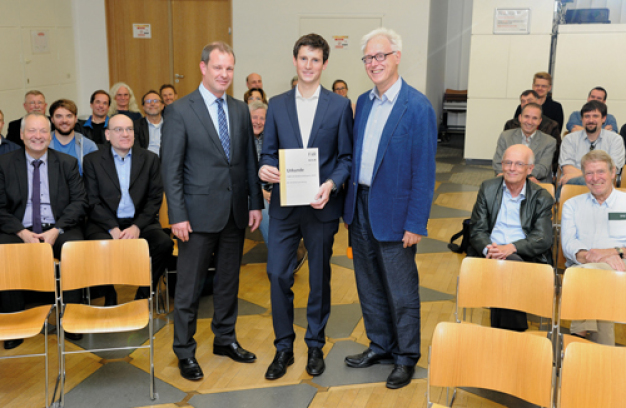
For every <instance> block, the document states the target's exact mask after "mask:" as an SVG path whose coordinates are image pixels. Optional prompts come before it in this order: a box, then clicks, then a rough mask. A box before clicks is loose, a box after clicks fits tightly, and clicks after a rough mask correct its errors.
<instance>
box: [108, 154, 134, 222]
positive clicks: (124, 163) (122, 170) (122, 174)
mask: <svg viewBox="0 0 626 408" xmlns="http://www.w3.org/2000/svg"><path fill="white" fill-rule="evenodd" d="M111 153H113V162H114V163H115V171H116V172H117V178H118V179H119V181H120V190H121V191H122V199H121V200H120V205H119V206H118V207H117V218H134V217H135V204H133V200H132V198H130V193H129V192H128V189H129V187H130V168H131V166H132V163H133V158H132V153H133V149H130V151H129V152H128V154H127V155H126V157H124V158H122V157H121V156H120V155H118V154H117V152H116V151H115V150H114V149H113V148H112V147H111Z"/></svg>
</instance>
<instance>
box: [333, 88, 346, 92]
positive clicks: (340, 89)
mask: <svg viewBox="0 0 626 408" xmlns="http://www.w3.org/2000/svg"><path fill="white" fill-rule="evenodd" d="M347 89H348V88H335V92H337V91H345V90H347Z"/></svg>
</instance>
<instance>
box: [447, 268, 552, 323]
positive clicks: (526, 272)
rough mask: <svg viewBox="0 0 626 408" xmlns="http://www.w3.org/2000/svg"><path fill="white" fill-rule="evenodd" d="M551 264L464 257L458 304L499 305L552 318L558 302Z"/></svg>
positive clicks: (466, 306)
mask: <svg viewBox="0 0 626 408" xmlns="http://www.w3.org/2000/svg"><path fill="white" fill-rule="evenodd" d="M555 301H556V300H555V291H554V270H553V269H552V266H551V265H547V264H536V263H530V262H514V261H504V260H496V259H485V258H465V259H464V260H463V262H462V263H461V270H460V272H459V278H458V285H457V297H456V303H457V320H460V316H459V312H458V311H459V308H481V307H498V308H504V309H514V310H519V311H523V312H528V313H532V314H535V315H538V316H542V317H547V318H550V319H552V318H553V316H554V315H553V313H554V306H555Z"/></svg>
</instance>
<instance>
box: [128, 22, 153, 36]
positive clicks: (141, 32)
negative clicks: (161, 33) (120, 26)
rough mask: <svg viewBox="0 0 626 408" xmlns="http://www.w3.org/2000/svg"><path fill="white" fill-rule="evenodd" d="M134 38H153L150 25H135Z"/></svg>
mask: <svg viewBox="0 0 626 408" xmlns="http://www.w3.org/2000/svg"><path fill="white" fill-rule="evenodd" d="M133 38H152V30H150V24H133Z"/></svg>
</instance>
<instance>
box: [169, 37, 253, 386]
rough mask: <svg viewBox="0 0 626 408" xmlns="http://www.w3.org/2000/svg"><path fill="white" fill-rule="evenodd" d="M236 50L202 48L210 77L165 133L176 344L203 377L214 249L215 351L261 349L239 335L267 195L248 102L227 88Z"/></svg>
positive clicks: (177, 108)
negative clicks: (250, 238) (246, 265)
mask: <svg viewBox="0 0 626 408" xmlns="http://www.w3.org/2000/svg"><path fill="white" fill-rule="evenodd" d="M234 68H235V55H234V53H233V50H232V48H230V46H229V45H228V44H226V43H223V42H215V43H212V44H209V45H207V46H206V47H204V49H203V50H202V61H201V62H200V71H201V72H202V83H201V84H200V86H199V87H198V89H197V90H196V91H194V92H192V93H191V94H189V95H188V96H186V97H184V98H182V99H179V100H177V101H176V102H174V103H173V104H171V105H170V106H169V107H168V108H167V110H166V113H165V120H164V125H163V134H162V173H163V184H164V187H165V194H166V198H167V201H168V207H169V219H170V223H171V224H172V232H173V233H174V235H176V237H177V238H178V243H179V255H178V267H177V268H178V281H177V283H176V297H175V303H174V352H175V353H176V355H177V356H178V359H179V363H178V367H179V369H180V373H181V376H182V377H183V378H186V379H188V380H200V379H202V378H203V376H204V375H203V373H202V369H201V368H200V365H199V364H198V362H197V360H196V358H195V352H196V341H195V340H194V338H193V336H194V334H195V332H196V321H197V318H198V303H199V300H200V293H201V283H202V282H203V275H205V274H206V272H207V270H208V267H209V264H210V262H211V257H212V254H213V252H217V253H219V256H218V257H217V264H216V266H217V268H216V269H217V270H216V276H215V283H214V295H213V302H214V309H215V312H214V315H213V322H212V329H213V333H214V334H215V340H214V342H213V353H214V354H218V355H224V356H227V357H230V358H232V359H233V360H235V361H238V362H245V363H251V362H253V361H255V360H256V356H255V355H254V354H252V353H250V352H248V351H246V350H244V349H243V348H241V346H240V345H239V343H238V342H237V337H236V334H235V323H236V320H237V294H238V290H239V265H240V263H241V257H242V253H243V241H244V232H245V228H246V227H247V226H250V227H251V230H252V231H254V230H255V229H256V228H257V227H258V226H259V223H260V222H261V209H262V208H263V196H262V194H261V187H260V184H259V179H258V177H257V157H256V152H255V147H254V143H253V138H254V135H253V132H252V124H251V121H250V112H249V110H248V106H247V105H246V104H244V103H243V102H241V101H237V100H235V99H233V98H231V97H230V96H227V95H226V93H225V92H226V90H227V89H228V87H229V86H230V84H231V82H232V80H233V71H234Z"/></svg>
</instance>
